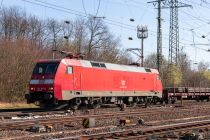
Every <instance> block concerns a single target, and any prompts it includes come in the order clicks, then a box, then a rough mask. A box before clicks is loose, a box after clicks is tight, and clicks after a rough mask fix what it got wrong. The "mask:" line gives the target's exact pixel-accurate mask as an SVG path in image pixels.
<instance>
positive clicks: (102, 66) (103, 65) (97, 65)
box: [91, 62, 106, 68]
mask: <svg viewBox="0 0 210 140" xmlns="http://www.w3.org/2000/svg"><path fill="white" fill-rule="evenodd" d="M91 65H92V67H98V68H106V65H105V64H104V63H97V62H91Z"/></svg>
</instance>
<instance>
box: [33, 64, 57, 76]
mask: <svg viewBox="0 0 210 140" xmlns="http://www.w3.org/2000/svg"><path fill="white" fill-rule="evenodd" d="M58 64H59V62H50V63H37V64H36V66H35V68H34V71H33V74H55V73H56V70H57V68H58Z"/></svg>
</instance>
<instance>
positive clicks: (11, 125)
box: [0, 108, 210, 130]
mask: <svg viewBox="0 0 210 140" xmlns="http://www.w3.org/2000/svg"><path fill="white" fill-rule="evenodd" d="M198 114H199V115H205V114H206V115H210V110H209V109H208V108H203V109H197V108H195V109H192V108H190V109H186V108H184V109H176V108H175V109H171V110H166V109H165V108H164V109H163V110H144V111H143V110H141V112H140V111H139V110H135V111H131V110H129V111H128V112H126V111H125V112H112V113H111V112H109V113H100V114H97V115H96V114H90V115H88V114H87V115H77V116H68V115H67V116H54V115H53V116H54V117H53V118H52V116H48V117H43V118H38V119H27V120H25V119H24V120H15V121H2V122H1V124H0V130H11V129H13V130H14V129H18V130H22V129H27V128H29V127H31V126H33V125H35V124H40V125H56V124H61V125H64V124H71V123H72V122H79V123H81V122H82V120H83V119H85V118H95V119H96V120H106V119H115V120H116V119H120V118H123V117H125V118H128V119H133V120H135V121H138V119H139V118H142V119H145V120H146V121H150V119H151V120H154V121H157V120H164V119H166V118H173V119H175V118H174V117H177V118H180V117H181V116H182V117H181V118H183V117H187V116H188V115H191V116H194V117H196V116H198ZM147 118H150V119H147Z"/></svg>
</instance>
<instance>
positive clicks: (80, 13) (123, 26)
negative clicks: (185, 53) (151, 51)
mask: <svg viewBox="0 0 210 140" xmlns="http://www.w3.org/2000/svg"><path fill="white" fill-rule="evenodd" d="M22 1H25V2H28V3H31V4H35V5H39V6H44V7H46V8H50V9H54V10H57V11H60V12H64V13H68V14H73V15H76V16H80V17H85V18H88V16H86V15H85V13H84V12H81V11H77V10H73V9H69V8H65V7H62V6H58V5H55V4H51V3H47V2H43V1H40V0H35V1H37V2H39V3H36V2H32V1H29V0H22ZM105 23H107V24H110V25H113V26H118V27H121V28H124V29H127V30H131V31H136V27H135V26H132V25H129V24H125V23H121V22H118V21H114V20H111V19H108V18H106V19H105ZM149 32H150V34H151V35H152V36H156V31H152V30H149ZM163 39H167V40H168V34H163ZM181 41H182V42H181ZM181 41H180V44H184V45H189V46H190V44H191V43H192V41H191V40H186V39H181Z"/></svg>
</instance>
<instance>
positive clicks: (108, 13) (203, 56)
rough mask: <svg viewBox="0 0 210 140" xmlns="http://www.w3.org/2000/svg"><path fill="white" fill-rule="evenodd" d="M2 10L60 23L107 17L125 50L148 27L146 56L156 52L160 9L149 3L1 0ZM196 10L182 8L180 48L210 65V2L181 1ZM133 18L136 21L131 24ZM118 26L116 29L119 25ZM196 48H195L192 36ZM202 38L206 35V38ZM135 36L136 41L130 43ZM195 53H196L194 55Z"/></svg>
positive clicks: (165, 27) (166, 22)
mask: <svg viewBox="0 0 210 140" xmlns="http://www.w3.org/2000/svg"><path fill="white" fill-rule="evenodd" d="M1 1H2V2H1V4H2V5H1V7H9V6H17V7H20V8H22V9H23V10H25V11H26V12H27V13H30V14H33V15H36V16H38V17H40V18H41V19H47V18H54V19H57V20H58V21H61V22H62V21H64V20H73V19H75V18H77V17H80V16H81V17H85V16H87V15H97V16H99V17H103V16H104V17H105V20H104V21H105V22H106V25H107V26H108V27H109V29H110V31H111V32H112V33H113V34H114V35H115V37H118V38H120V40H121V46H122V47H123V48H125V49H126V48H138V47H140V44H141V42H140V40H139V39H137V37H136V27H137V25H147V26H148V29H149V37H148V38H147V39H146V40H145V41H144V42H145V44H144V50H145V51H144V54H145V55H148V54H151V53H153V52H156V50H157V45H156V44H157V43H156V42H157V41H156V40H157V37H156V36H157V34H156V31H157V19H156V17H157V9H155V8H154V6H153V5H152V4H148V3H147V2H149V0H1ZM180 2H183V3H186V4H191V5H192V6H193V8H189V7H186V8H180V9H179V30H180V32H179V35H180V49H181V48H183V51H184V52H186V53H187V54H188V56H190V59H191V60H192V62H199V61H205V62H209V63H210V52H207V51H205V50H207V49H210V45H202V44H210V14H209V13H210V0H180ZM130 18H132V19H134V20H135V21H134V22H131V21H130V20H129V19H130ZM162 18H163V21H162V26H163V29H162V30H163V55H164V56H165V57H166V58H168V51H169V45H168V44H169V43H168V40H169V23H170V12H169V9H163V10H162ZM116 25H117V26H116ZM192 29H193V31H194V37H195V44H201V45H196V48H194V47H193V33H192V31H191V30H192ZM202 36H205V38H203V37H202ZM128 37H133V40H132V41H131V40H128ZM195 51H196V52H197V53H195Z"/></svg>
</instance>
